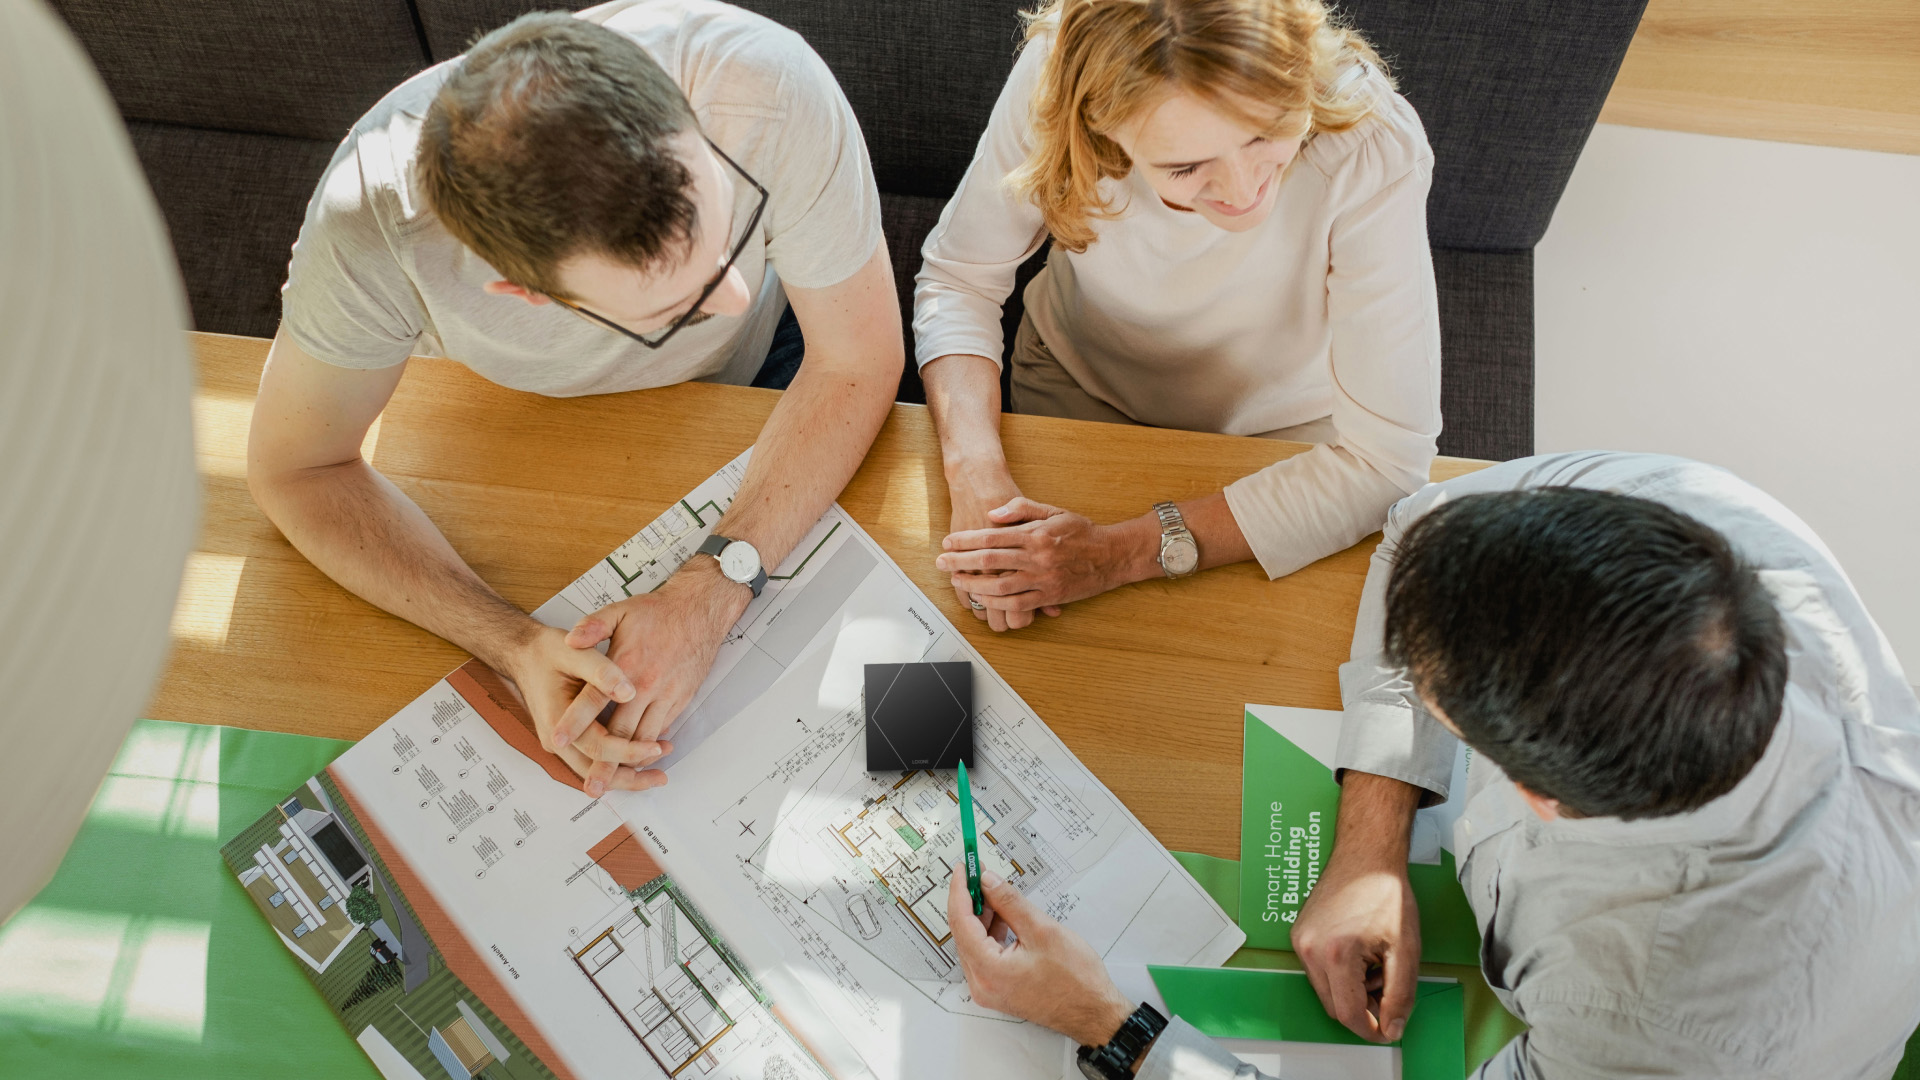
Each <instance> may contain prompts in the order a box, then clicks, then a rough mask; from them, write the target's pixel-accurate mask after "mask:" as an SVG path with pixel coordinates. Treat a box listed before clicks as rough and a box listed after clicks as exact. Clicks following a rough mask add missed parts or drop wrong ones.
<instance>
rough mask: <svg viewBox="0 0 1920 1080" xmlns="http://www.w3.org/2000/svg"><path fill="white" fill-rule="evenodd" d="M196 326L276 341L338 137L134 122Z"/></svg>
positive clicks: (142, 161) (136, 141)
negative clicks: (313, 200) (316, 189)
mask: <svg viewBox="0 0 1920 1080" xmlns="http://www.w3.org/2000/svg"><path fill="white" fill-rule="evenodd" d="M127 127H128V128H129V130H130V131H131V134H132V135H133V149H134V152H135V153H137V154H138V155H139V156H140V165H141V167H142V168H143V169H144V170H145V171H146V174H147V181H148V183H150V184H152V185H153V194H154V197H155V199H156V200H157V201H158V202H159V203H160V211H161V213H162V214H163V215H164V216H165V218H166V221H167V230H168V231H169V232H170V233H172V234H173V248H174V254H175V255H176V256H177V257H178V259H179V260H180V272H181V276H182V277H184V278H185V279H186V283H187V301H188V303H189V304H190V305H191V306H192V308H193V323H194V326H195V328H196V329H200V330H211V331H214V332H216V333H222V334H251V335H253V336H255V337H272V336H273V332H274V330H275V329H276V328H277V327H278V326H279V325H280V285H281V283H282V282H284V281H285V280H286V276H287V260H288V259H289V257H290V256H291V253H292V250H293V241H294V239H295V238H297V237H298V236H299V235H300V222H301V219H302V218H303V217H304V216H305V214H306V210H307V198H308V196H310V195H311V194H312V193H313V185H314V184H315V183H317V182H319V179H320V174H321V173H322V172H324V171H325V170H326V167H327V162H328V161H329V160H330V159H331V158H332V157H333V151H334V146H335V144H334V142H333V141H332V140H320V139H289V138H285V137H283V136H278V135H253V134H247V133H242V132H232V131H210V130H207V129H204V128H189V127H178V126H175V125H172V124H150V123H145V122H143V121H138V120H136V121H133V122H132V123H129V124H128V125H127Z"/></svg>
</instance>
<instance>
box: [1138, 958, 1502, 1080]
mask: <svg viewBox="0 0 1920 1080" xmlns="http://www.w3.org/2000/svg"><path fill="white" fill-rule="evenodd" d="M1147 973H1148V974H1149V975H1150V976H1151V977H1152V979H1153V985H1154V989H1156V990H1158V991H1159V992H1160V997H1161V998H1162V1000H1164V1001H1165V1002H1166V1005H1167V1010H1168V1015H1170V1016H1175V1015H1177V1016H1179V1017H1180V1018H1181V1019H1183V1020H1185V1021H1186V1022H1187V1023H1189V1024H1192V1025H1193V1026H1194V1027H1196V1028H1198V1029H1199V1030H1200V1031H1202V1032H1204V1033H1205V1034H1207V1035H1210V1036H1212V1037H1214V1038H1216V1039H1246V1040H1254V1041H1262V1042H1311V1043H1343V1044H1349V1045H1361V1046H1370V1045H1372V1044H1371V1043H1368V1042H1367V1041H1366V1040H1364V1039H1362V1038H1360V1037H1359V1036H1358V1035H1355V1034H1354V1033H1353V1032H1351V1031H1348V1030H1347V1029H1346V1027H1345V1026H1344V1025H1342V1024H1341V1023H1340V1022H1339V1021H1338V1020H1335V1019H1333V1018H1332V1017H1330V1016H1328V1015H1327V1014H1326V1011H1325V1010H1324V1009H1322V1008H1321V1007H1320V998H1319V997H1318V996H1317V995H1316V994H1315V993H1314V991H1313V987H1312V985H1310V984H1309V983H1308V982H1307V977H1306V976H1305V975H1303V974H1301V973H1300V972H1297V971H1257V970H1249V969H1244V968H1190V967H1160V966H1157V965H1152V966H1149V967H1148V968H1147ZM1416 996H1417V998H1418V1005H1417V1007H1416V1008H1415V1009H1414V1011H1413V1016H1412V1017H1410V1018H1409V1019H1408V1020H1407V1030H1406V1033H1405V1035H1404V1036H1403V1037H1402V1038H1401V1040H1400V1042H1398V1043H1396V1044H1394V1045H1397V1046H1398V1047H1399V1048H1400V1075H1401V1077H1402V1078H1403V1080H1460V1078H1461V1077H1462V1076H1464V1075H1466V1056H1467V1044H1466V1013H1465V1001H1466V997H1465V995H1464V994H1463V993H1462V992H1461V988H1460V984H1459V983H1457V982H1455V981H1454V980H1452V979H1421V980H1420V985H1419V989H1418V990H1417V991H1416Z"/></svg>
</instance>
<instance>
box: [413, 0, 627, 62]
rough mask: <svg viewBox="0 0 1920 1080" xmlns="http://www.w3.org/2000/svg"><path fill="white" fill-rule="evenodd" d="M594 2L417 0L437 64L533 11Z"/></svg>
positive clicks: (429, 48)
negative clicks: (481, 36)
mask: <svg viewBox="0 0 1920 1080" xmlns="http://www.w3.org/2000/svg"><path fill="white" fill-rule="evenodd" d="M592 6H593V5H592V4H591V3H580V2H579V0H572V2H565V3H561V2H552V0H549V2H548V3H544V4H543V3H541V2H540V0H414V9H415V10H417V11H419V12H420V30H421V33H423V34H424V35H426V41H427V52H428V54H429V55H431V56H432V57H433V62H434V63H436V64H437V63H439V62H441V61H442V60H451V59H453V58H454V57H456V56H459V55H460V54H461V53H463V52H466V51H467V46H469V45H471V44H473V39H474V38H477V37H479V36H480V35H481V34H484V33H486V32H487V31H489V30H496V29H498V28H500V27H502V26H505V25H507V24H508V23H510V22H512V21H513V20H514V19H516V18H518V17H519V16H521V15H525V14H526V13H527V12H529V11H560V10H563V9H564V10H568V11H579V10H580V9H581V8H585V7H592Z"/></svg>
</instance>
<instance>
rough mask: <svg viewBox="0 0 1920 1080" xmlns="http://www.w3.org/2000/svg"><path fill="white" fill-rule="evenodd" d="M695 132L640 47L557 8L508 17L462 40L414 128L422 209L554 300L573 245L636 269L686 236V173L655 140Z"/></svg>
mask: <svg viewBox="0 0 1920 1080" xmlns="http://www.w3.org/2000/svg"><path fill="white" fill-rule="evenodd" d="M688 130H697V122H696V121H695V120H694V116H693V110H692V109H691V108H690V107H689V106H688V105H687V99H686V95H685V94H683V93H682V92H681V90H680V88H679V87H678V86H676V85H674V82H673V80H672V79H671V78H668V76H667V73H666V72H665V71H663V70H661V68H660V65H659V64H657V63H655V62H654V60H653V57H651V56H649V55H648V54H647V52H646V50H644V49H642V48H641V47H640V46H639V45H638V44H636V43H635V42H634V41H632V40H631V39H629V38H626V37H623V36H622V35H620V34H619V33H616V32H615V31H612V30H608V29H607V28H605V27H603V26H598V25H595V24H593V23H589V22H584V21H582V20H580V19H576V18H574V17H572V16H571V15H568V14H565V13H564V12H535V13H533V14H529V15H522V16H521V17H519V18H518V19H515V20H514V21H512V22H510V23H508V24H507V25H505V26H503V27H501V28H500V29H498V30H495V31H493V32H492V33H490V34H487V35H486V36H485V37H482V38H481V39H479V40H478V41H476V42H474V45H473V48H472V49H470V50H468V51H467V54H466V55H465V56H464V57H462V58H461V59H460V61H459V62H458V67H456V68H455V69H454V72H453V74H452V75H451V76H450V77H449V78H448V79H447V81H446V83H445V84H444V85H443V86H441V88H440V92H439V93H438V94H436V95H434V99H433V104H432V105H431V106H430V107H429V108H428V109H427V116H426V120H425V122H424V123H423V124H422V125H421V129H420V152H419V164H418V169H419V178H420V184H421V187H422V189H423V190H424V191H425V194H426V199H427V205H429V206H430V207H432V208H433V211H434V213H436V214H438V215H439V216H440V220H441V222H442V223H443V224H445V225H446V227H447V231H448V232H450V233H452V234H453V235H454V236H455V237H456V238H457V239H459V240H460V242H461V243H463V244H465V245H467V246H468V247H469V248H472V249H473V251H474V252H475V253H476V254H478V255H479V256H480V257H481V258H483V259H485V260H486V261H487V262H488V263H489V264H491V265H492V266H493V268H494V269H495V270H497V271H499V272H500V275H501V276H502V277H504V278H505V279H507V280H508V281H511V282H513V283H514V284H516V285H519V286H521V287H523V288H527V289H532V290H534V291H536V292H541V293H546V294H548V295H550V296H559V297H562V298H567V294H566V292H565V290H563V289H562V288H561V287H560V283H559V280H558V277H559V274H558V269H559V266H560V264H561V263H562V262H564V261H565V260H567V259H569V258H571V257H573V256H575V255H582V254H593V255H601V256H605V257H607V258H609V259H612V260H614V261H616V262H620V263H625V264H627V265H630V266H634V267H637V268H646V267H649V266H651V265H653V264H654V263H656V262H658V261H659V260H661V259H662V258H664V257H669V256H673V255H677V254H679V253H681V252H684V251H685V250H686V248H687V246H688V244H689V242H690V240H691V238H692V235H693V228H694V217H695V213H694V205H693V199H692V193H691V191H690V190H689V189H690V187H691V184H692V179H693V178H692V174H691V173H689V172H688V170H687V167H686V165H684V164H683V163H682V162H681V161H680V159H679V158H678V157H676V156H675V155H674V153H673V150H672V148H671V147H670V146H669V145H668V140H669V139H671V138H673V137H674V136H675V135H678V134H679V133H681V132H683V131H688Z"/></svg>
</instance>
